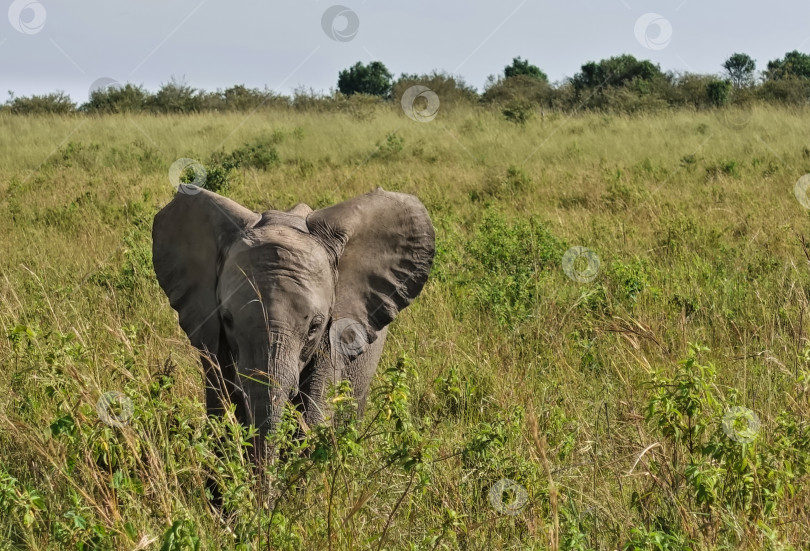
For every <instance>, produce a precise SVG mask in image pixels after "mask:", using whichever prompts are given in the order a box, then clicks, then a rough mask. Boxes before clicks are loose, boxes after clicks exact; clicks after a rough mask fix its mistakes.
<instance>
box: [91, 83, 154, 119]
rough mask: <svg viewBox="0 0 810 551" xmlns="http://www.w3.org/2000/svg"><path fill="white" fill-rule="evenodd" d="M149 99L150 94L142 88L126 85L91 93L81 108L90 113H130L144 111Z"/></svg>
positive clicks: (100, 89)
mask: <svg viewBox="0 0 810 551" xmlns="http://www.w3.org/2000/svg"><path fill="white" fill-rule="evenodd" d="M148 99H149V92H147V91H146V90H144V89H143V88H142V87H141V86H135V85H133V84H126V85H125V86H110V87H107V88H99V89H98V90H94V91H92V92H91V93H90V98H89V99H88V100H87V103H85V104H83V105H82V106H81V110H82V111H86V112H88V113H130V112H137V111H142V110H143V109H144V108H145V106H146V103H147V100H148Z"/></svg>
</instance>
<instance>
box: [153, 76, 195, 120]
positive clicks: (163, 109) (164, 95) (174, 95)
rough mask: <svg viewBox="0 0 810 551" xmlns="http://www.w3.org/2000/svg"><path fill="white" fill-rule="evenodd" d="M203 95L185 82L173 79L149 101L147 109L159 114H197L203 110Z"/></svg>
mask: <svg viewBox="0 0 810 551" xmlns="http://www.w3.org/2000/svg"><path fill="white" fill-rule="evenodd" d="M202 99H203V93H202V92H201V91H200V90H197V89H196V88H192V87H191V86H189V85H188V84H186V83H185V82H184V81H178V80H175V79H174V78H172V80H171V81H170V82H168V83H167V84H164V85H162V86H161V87H160V90H158V91H157V94H155V95H154V96H151V97H150V98H149V100H148V101H147V107H148V108H149V109H150V110H151V111H154V112H157V113H195V112H198V111H200V110H201V108H202Z"/></svg>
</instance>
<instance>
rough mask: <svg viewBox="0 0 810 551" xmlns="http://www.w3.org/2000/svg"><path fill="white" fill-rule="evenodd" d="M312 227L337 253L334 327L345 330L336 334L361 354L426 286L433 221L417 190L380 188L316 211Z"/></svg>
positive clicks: (353, 353)
mask: <svg viewBox="0 0 810 551" xmlns="http://www.w3.org/2000/svg"><path fill="white" fill-rule="evenodd" d="M307 226H308V227H309V230H310V232H311V233H312V234H313V235H314V236H316V237H317V238H319V239H320V240H321V241H322V242H323V243H324V244H325V245H326V246H327V248H328V249H330V250H332V251H333V252H334V254H335V255H336V257H337V271H338V282H337V287H336V291H335V304H334V307H333V309H332V326H333V328H334V329H335V330H337V331H338V332H340V333H341V334H339V335H332V338H333V343H334V342H335V341H336V342H337V344H339V345H340V346H341V347H343V348H344V350H345V351H347V353H348V354H349V355H350V356H353V357H356V356H357V355H359V354H360V353H362V350H363V349H364V348H365V346H364V345H366V344H368V343H371V342H373V341H374V340H375V339H376V337H377V335H376V334H377V332H378V331H380V330H381V329H382V328H384V327H385V326H386V325H388V324H389V323H391V322H392V321H393V320H394V318H395V317H396V316H397V314H398V313H399V312H400V311H401V310H403V309H404V308H406V307H407V306H408V305H409V304H410V303H411V302H412V301H413V300H414V299H415V298H416V297H417V296H418V295H419V293H420V292H421V291H422V287H423V286H424V285H425V282H426V281H427V277H428V273H429V272H430V268H431V266H432V264H433V255H434V253H435V250H436V247H435V235H434V231H433V224H432V223H431V221H430V216H429V215H428V212H427V209H425V206H424V205H423V204H422V203H421V201H419V199H417V198H416V197H414V196H413V195H407V194H404V193H396V192H391V191H385V190H383V189H382V188H377V189H376V190H375V191H372V192H370V193H366V194H365V195H361V196H359V197H355V198H354V199H350V200H348V201H345V202H343V203H339V204H337V205H334V206H332V207H328V208H325V209H321V210H317V211H314V212H312V213H311V214H310V215H309V216H307ZM363 332H365V335H363V334H362V333H363ZM363 341H365V342H363Z"/></svg>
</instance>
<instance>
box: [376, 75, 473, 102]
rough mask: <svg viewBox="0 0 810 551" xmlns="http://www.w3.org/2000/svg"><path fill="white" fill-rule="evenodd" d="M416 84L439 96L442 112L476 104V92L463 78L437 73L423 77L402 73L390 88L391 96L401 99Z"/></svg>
mask: <svg viewBox="0 0 810 551" xmlns="http://www.w3.org/2000/svg"><path fill="white" fill-rule="evenodd" d="M417 84H421V85H422V86H427V87H428V88H430V89H431V90H433V92H435V93H436V95H438V96H439V100H440V101H441V108H442V110H446V109H447V108H448V107H452V106H454V105H458V104H462V103H465V104H473V103H476V102H478V92H477V91H476V90H475V88H473V87H472V86H470V85H469V84H467V83H466V82H464V79H463V78H461V77H460V76H455V75H451V74H449V73H445V72H439V71H433V72H432V73H429V74H425V75H417V74H410V75H409V74H406V73H403V74H402V75H400V77H399V78H398V79H397V81H396V82H395V83H394V85H393V87H392V88H391V95H392V96H393V97H394V98H401V97H402V95H403V94H404V93H405V91H406V90H407V89H408V88H410V87H411V86H414V85H417Z"/></svg>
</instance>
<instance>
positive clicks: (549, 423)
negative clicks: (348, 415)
mask: <svg viewBox="0 0 810 551" xmlns="http://www.w3.org/2000/svg"><path fill="white" fill-rule="evenodd" d="M808 124H810V113H808V112H805V111H798V112H794V111H787V110H780V109H776V108H758V109H757V110H756V111H755V112H754V113H753V117H752V119H751V120H750V122H749V123H748V125H747V126H745V127H744V128H742V129H737V128H735V129H732V128H728V127H726V126H724V125H723V124H722V122H721V118H720V117H715V116H714V115H713V114H712V113H710V112H709V113H690V112H686V111H680V112H671V113H661V114H657V115H649V116H636V117H622V116H608V115H600V114H588V115H582V116H576V117H573V118H570V119H569V118H565V117H563V116H561V115H558V114H553V115H551V116H546V117H542V118H541V117H534V118H531V119H529V120H527V121H526V123H525V124H524V125H516V124H514V123H511V122H509V121H507V120H505V119H504V117H503V115H502V114H501V113H500V112H499V111H497V110H494V109H493V110H492V111H489V110H483V109H482V110H469V111H468V110H465V109H462V108H457V109H455V110H453V112H452V113H449V114H444V115H443V114H442V113H441V112H440V113H439V116H438V117H437V118H436V119H435V120H434V121H433V122H430V123H424V124H423V123H416V122H413V121H411V120H409V119H408V118H406V117H405V116H404V115H403V114H402V113H401V112H397V111H393V110H387V109H384V108H380V107H378V106H377V107H374V106H369V107H368V109H365V110H362V109H361V110H355V111H351V112H347V113H306V112H304V113H295V112H290V111H283V112H282V111H279V112H277V113H276V112H262V113H257V114H256V115H255V116H253V117H248V118H246V117H245V116H243V115H210V114H208V115H192V116H174V117H153V116H146V115H137V116H109V117H102V118H93V117H78V116H77V117H65V118H59V117H56V118H51V117H41V118H25V117H13V116H9V115H5V116H0V129H1V130H0V214H1V215H0V233H2V235H3V238H2V240H0V328H2V330H3V333H4V338H3V339H2V340H0V365H1V366H2V368H0V549H27V548H30V549H82V550H87V549H155V550H158V549H160V550H180V549H194V548H199V549H255V548H271V549H329V550H348V549H388V550H394V549H403V550H404V549H407V550H416V549H419V550H422V549H424V550H432V549H465V550H473V549H475V550H477V549H538V550H539V549H549V548H551V549H555V548H559V549H600V550H601V549H617V548H625V549H687V548H692V549H701V548H707V549H791V548H794V549H801V548H803V547H804V546H805V545H806V542H807V541H809V540H810V528H808V526H810V517H809V516H808V513H807V511H808V510H810V494H809V493H808V492H809V491H808V483H810V475H809V474H808V473H810V423H808V421H807V419H808V417H809V416H810V343H808V339H807V326H808V321H807V319H808V317H809V315H810V313H809V312H808V308H807V306H808V296H809V295H810V273H808V256H806V255H808V254H810V245H807V246H806V245H803V240H802V237H803V236H806V235H808V234H809V233H810V231H808V226H809V225H810V218H808V214H807V211H806V210H805V209H804V208H803V207H802V205H801V204H800V203H799V202H798V201H797V200H796V198H795V197H794V192H793V186H794V184H795V182H796V181H797V180H798V178H799V177H800V176H802V175H803V174H805V173H808V172H810V154H809V153H808V151H809V150H810V149H809V148H810V141H808V138H807V134H806V128H807V127H808ZM181 157H187V158H192V159H198V160H199V161H200V162H201V163H203V164H204V165H205V166H206V168H207V169H208V170H209V173H211V172H212V171H213V172H214V173H216V175H217V186H218V187H219V189H220V190H221V192H223V193H226V194H227V195H228V196H230V197H232V198H233V199H235V200H237V201H239V202H241V203H243V204H245V205H246V206H248V207H250V208H253V209H255V210H265V209H269V208H276V209H286V208H289V207H291V206H293V205H294V204H296V203H298V202H300V201H303V202H306V203H308V204H310V205H311V206H313V207H315V208H317V207H321V206H326V205H329V204H332V203H334V202H338V201H340V200H343V199H346V198H349V197H353V196H355V195H358V194H360V193H364V192H367V191H369V190H371V189H373V188H375V187H376V186H378V185H379V186H382V187H383V188H385V189H389V190H398V191H404V192H408V193H413V194H415V195H417V196H419V197H420V198H421V199H422V201H423V202H424V203H425V205H426V206H427V208H428V210H429V211H430V214H431V217H432V219H433V223H434V225H435V227H436V236H437V256H436V261H435V264H434V269H433V273H432V276H431V278H430V280H429V281H428V284H427V285H426V287H425V289H424V291H423V293H422V295H421V296H420V297H419V299H418V300H417V301H416V302H415V303H414V304H413V305H412V306H411V307H410V308H408V309H407V310H406V311H404V312H403V314H402V315H401V316H400V317H399V319H397V320H396V321H395V322H394V324H393V326H392V329H391V332H390V336H389V339H388V344H387V346H386V351H385V354H384V357H383V360H382V362H381V365H380V368H379V370H378V377H377V379H376V381H375V387H376V388H377V391H376V392H375V394H374V398H373V400H372V404H371V405H370V406H369V410H368V412H367V414H366V416H365V418H364V419H363V420H361V421H360V422H358V423H348V424H345V425H340V426H339V427H337V428H334V429H327V428H319V429H315V430H314V431H313V432H312V433H311V435H310V437H309V438H308V439H307V441H305V442H303V443H297V444H296V443H294V442H291V441H290V439H289V438H288V435H287V433H285V432H280V433H279V434H278V435H277V436H276V437H277V438H278V439H279V440H280V445H285V446H292V447H293V449H292V450H291V453H289V454H288V457H290V458H292V459H288V461H286V462H283V463H275V464H273V465H269V466H267V467H266V468H264V469H261V470H259V471H258V472H254V471H252V470H251V469H250V468H249V466H248V465H247V464H246V463H245V460H244V459H243V453H242V452H243V451H244V450H243V448H242V446H241V444H242V442H244V441H245V440H246V439H247V435H246V434H245V432H244V431H242V430H241V429H240V428H239V427H238V426H236V425H235V424H234V423H233V420H232V419H226V420H225V421H224V422H222V421H214V420H208V419H206V416H205V409H204V406H203V405H202V397H203V378H202V374H201V371H200V367H199V364H198V359H197V356H196V354H195V353H194V351H193V350H192V348H191V347H190V345H189V343H188V341H187V339H186V337H185V335H184V334H183V333H182V331H181V330H180V328H179V326H178V324H177V320H176V315H175V313H174V312H173V310H171V308H170V307H169V305H168V301H167V300H166V298H165V296H164V295H163V293H162V292H161V290H160V288H159V287H158V285H157V282H156V280H155V277H154V274H153V271H152V267H151V252H150V251H151V237H150V235H151V233H150V232H151V221H152V217H153V216H154V214H155V213H156V212H157V210H158V209H159V208H160V207H161V206H162V205H164V204H166V203H167V202H168V201H169V199H170V198H171V196H172V193H173V189H172V186H171V185H170V183H169V180H168V169H169V166H170V165H171V164H172V163H173V162H174V161H175V160H176V159H178V158H181ZM226 161H228V162H226ZM236 161H239V162H236ZM573 246H584V247H587V248H589V249H591V250H593V251H594V252H595V253H596V254H597V255H598V257H599V272H598V274H597V275H596V277H595V278H594V279H593V280H591V281H588V282H582V283H578V282H575V281H573V280H572V279H570V278H569V277H567V276H566V274H565V272H564V270H563V267H562V256H563V254H564V253H565V251H566V250H567V249H569V248H570V247H573ZM575 268H576V269H582V268H583V266H582V261H581V260H580V261H579V264H577V263H575ZM5 336H8V338H5ZM690 343H692V344H694V345H695V346H691V345H690ZM343 391H344V392H345V389H343ZM107 392H121V393H123V394H124V395H125V396H126V397H127V398H128V399H129V400H130V401H131V403H132V405H133V407H134V411H133V412H132V415H131V417H129V418H128V419H127V421H126V423H124V424H123V425H122V426H120V427H116V426H110V425H108V424H105V423H104V422H102V420H101V418H100V416H99V414H98V412H97V407H96V404H97V402H98V400H99V398H100V397H101V396H102V395H104V394H105V393H107ZM338 396H340V394H338ZM336 403H338V404H345V405H344V406H340V407H339V408H338V410H339V411H341V408H344V407H345V408H347V409H348V410H349V411H350V410H351V404H350V403H348V402H344V401H340V400H339V399H338V398H337V397H336ZM735 406H740V407H745V408H750V409H751V410H753V411H754V412H755V413H756V415H757V416H758V419H759V421H760V422H761V427H760V428H759V430H758V432H757V433H756V436H755V438H754V439H753V441H751V442H748V443H743V442H741V441H740V439H739V438H737V439H736V440H735V439H732V438H730V437H729V436H728V434H729V433H730V434H732V435H734V434H743V433H744V431H743V430H742V429H744V428H745V427H744V426H740V425H739V422H736V424H735V421H734V419H731V418H729V415H730V413H729V412H733V411H735V410H732V409H731V408H732V407H735ZM119 413H120V412H119ZM122 415H123V416H124V417H127V415H126V412H124V413H123V414H122ZM724 418H726V421H727V429H726V430H723V421H724ZM729 426H731V427H735V428H734V430H730V429H728V427H729ZM734 431H737V432H734ZM304 445H308V446H310V452H309V454H308V455H301V456H299V454H298V453H297V452H296V448H295V447H296V446H304ZM217 450H219V453H218V454H217V453H215V452H216V451H217ZM208 476H213V477H214V478H216V479H217V480H218V482H219V484H220V486H221V488H223V490H224V496H225V502H226V507H225V509H224V511H223V512H218V511H215V510H213V509H212V508H211V507H210V506H209V502H208V499H207V498H206V495H205V480H206V477H208ZM500 479H510V480H514V481H516V482H517V483H518V484H520V485H521V486H522V487H523V488H524V489H525V491H526V498H527V501H526V503H525V505H524V506H523V507H521V508H519V510H517V511H511V510H508V509H507V510H504V509H503V508H500V510H499V509H498V508H496V507H493V505H492V504H491V503H490V500H489V498H488V492H489V491H490V489H491V487H492V486H493V485H494V484H495V483H496V482H497V481H498V480H500ZM518 494H519V492H517V493H512V496H513V497H520V495H518ZM507 501H508V499H507ZM509 512H515V513H516V514H507V513H509Z"/></svg>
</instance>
